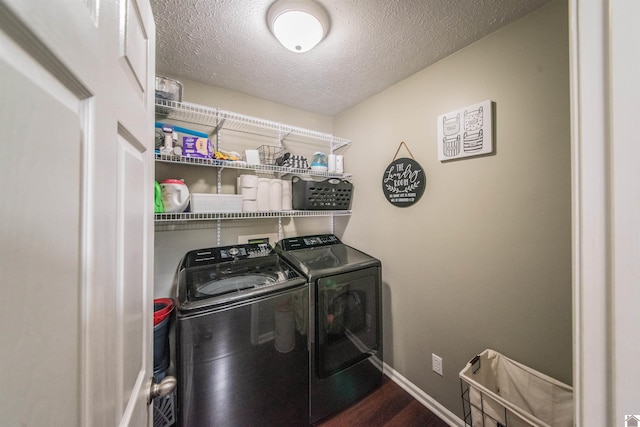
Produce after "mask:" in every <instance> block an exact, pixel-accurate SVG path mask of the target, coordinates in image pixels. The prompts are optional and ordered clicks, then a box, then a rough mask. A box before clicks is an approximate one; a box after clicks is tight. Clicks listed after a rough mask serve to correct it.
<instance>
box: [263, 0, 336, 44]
mask: <svg viewBox="0 0 640 427" xmlns="http://www.w3.org/2000/svg"><path fill="white" fill-rule="evenodd" d="M267 23H268V24H269V29H270V30H271V32H272V33H273V35H274V36H276V38H277V39H278V41H279V42H280V43H282V45H283V46H284V47H286V48H287V49H289V50H290V51H292V52H296V53H302V52H307V51H309V50H311V49H312V48H313V47H314V46H315V45H317V44H318V43H320V41H321V40H322V39H323V38H324V37H325V36H326V35H327V32H328V31H329V16H328V15H327V13H326V12H325V11H324V9H323V8H322V6H320V5H319V4H318V3H316V2H314V1H313V0H278V1H276V2H275V3H273V4H272V5H271V7H270V8H269V12H268V13H267Z"/></svg>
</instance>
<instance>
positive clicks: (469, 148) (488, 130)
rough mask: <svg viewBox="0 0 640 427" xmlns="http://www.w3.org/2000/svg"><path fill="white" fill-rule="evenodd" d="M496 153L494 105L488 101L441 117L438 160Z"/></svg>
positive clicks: (439, 120) (439, 122) (439, 117)
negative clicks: (494, 143)
mask: <svg viewBox="0 0 640 427" xmlns="http://www.w3.org/2000/svg"><path fill="white" fill-rule="evenodd" d="M492 152H493V103H492V102H491V101H484V102H480V103H478V104H474V105H469V106H467V107H464V108H461V109H459V110H456V111H451V112H449V113H446V114H442V115H440V116H438V160H440V161H441V162H443V161H447V160H454V159H460V158H464V157H472V156H481V155H486V154H490V153H492Z"/></svg>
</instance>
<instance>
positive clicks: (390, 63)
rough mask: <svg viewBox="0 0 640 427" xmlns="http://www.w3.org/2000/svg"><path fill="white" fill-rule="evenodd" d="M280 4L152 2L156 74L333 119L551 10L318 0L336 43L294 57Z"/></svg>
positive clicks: (500, 4)
mask: <svg viewBox="0 0 640 427" xmlns="http://www.w3.org/2000/svg"><path fill="white" fill-rule="evenodd" d="M273 1H274V0H151V5H152V8H153V14H154V17H155V21H156V32H157V36H156V37H157V45H156V72H157V74H160V75H164V74H166V75H169V76H173V77H176V78H178V79H179V78H180V77H184V78H188V79H190V80H195V81H199V82H201V83H204V84H208V85H211V86H217V87H221V88H224V89H229V90H233V91H236V92H241V93H244V94H247V95H251V96H254V97H257V98H263V99H266V100H269V101H273V102H277V103H279V104H283V105H287V106H291V107H294V108H298V109H301V110H304V111H308V112H312V113H316V114H321V115H324V116H328V117H333V116H335V115H336V114H339V113H341V112H343V111H345V110H346V109H348V108H350V107H352V106H354V105H356V104H358V103H360V102H361V101H364V100H365V99H367V98H369V97H371V96H372V95H375V94H376V93H379V92H381V91H383V90H385V89H387V88H388V87H390V86H392V85H393V84H395V83H397V82H399V81H400V80H403V79H404V78H406V77H409V76H410V75H412V74H414V73H416V72H418V71H420V70H422V69H423V68H425V67H427V66H429V65H431V64H433V63H435V62H436V61H438V60H440V59H442V58H444V57H446V56H448V55H450V54H452V53H454V52H456V51H457V50H459V49H461V48H463V47H465V46H467V45H469V44H471V43H473V42H474V41H476V40H478V39H480V38H482V37H484V36H485V35H487V34H489V33H491V32H493V31H495V30H497V29H498V28H500V27H502V26H505V25H507V24H509V23H510V22H512V21H514V20H516V19H518V18H520V17H522V16H524V15H525V14H527V13H529V12H531V11H533V10H535V9H537V8H538V7H540V6H542V5H543V4H545V3H547V2H548V1H549V0H527V1H522V0H473V1H469V0H384V1H382V0H380V1H379V0H318V3H320V4H321V5H322V6H323V7H324V8H325V9H326V11H327V12H328V14H329V16H330V20H331V28H330V29H329V33H328V35H327V37H326V38H325V39H324V40H323V41H322V42H321V43H320V44H318V45H317V46H316V47H315V48H314V49H312V50H311V51H309V52H306V53H302V54H298V53H293V52H289V51H288V50H286V49H285V48H284V47H282V46H281V45H280V43H278V41H277V40H276V39H275V37H274V36H273V35H272V34H271V32H270V31H269V28H268V26H267V22H266V16H267V10H268V9H269V6H270V5H271V4H272V3H273Z"/></svg>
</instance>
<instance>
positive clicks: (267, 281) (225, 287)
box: [195, 274, 278, 296]
mask: <svg viewBox="0 0 640 427" xmlns="http://www.w3.org/2000/svg"><path fill="white" fill-rule="evenodd" d="M277 277H278V276H275V277H274V276H273V275H267V274H246V275H244V276H236V277H227V278H224V279H219V280H212V281H210V282H208V283H203V284H201V285H196V286H195V292H196V295H197V296H205V295H206V296H217V295H222V294H228V293H230V292H238V291H243V290H246V289H253V288H257V287H261V286H269V285H272V284H274V283H275V282H276V280H277Z"/></svg>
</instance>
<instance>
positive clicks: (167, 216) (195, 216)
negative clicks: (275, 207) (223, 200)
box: [155, 210, 351, 223]
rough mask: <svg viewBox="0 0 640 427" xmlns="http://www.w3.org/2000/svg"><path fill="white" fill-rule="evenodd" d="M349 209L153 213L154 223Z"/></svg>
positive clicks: (337, 213) (313, 214)
mask: <svg viewBox="0 0 640 427" xmlns="http://www.w3.org/2000/svg"><path fill="white" fill-rule="evenodd" d="M348 215H351V210H339V211H303V210H295V211H268V212H224V213H193V212H183V213H158V214H155V221H156V223H162V222H185V221H212V220H218V219H220V220H223V219H257V218H294V217H319V216H348Z"/></svg>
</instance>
